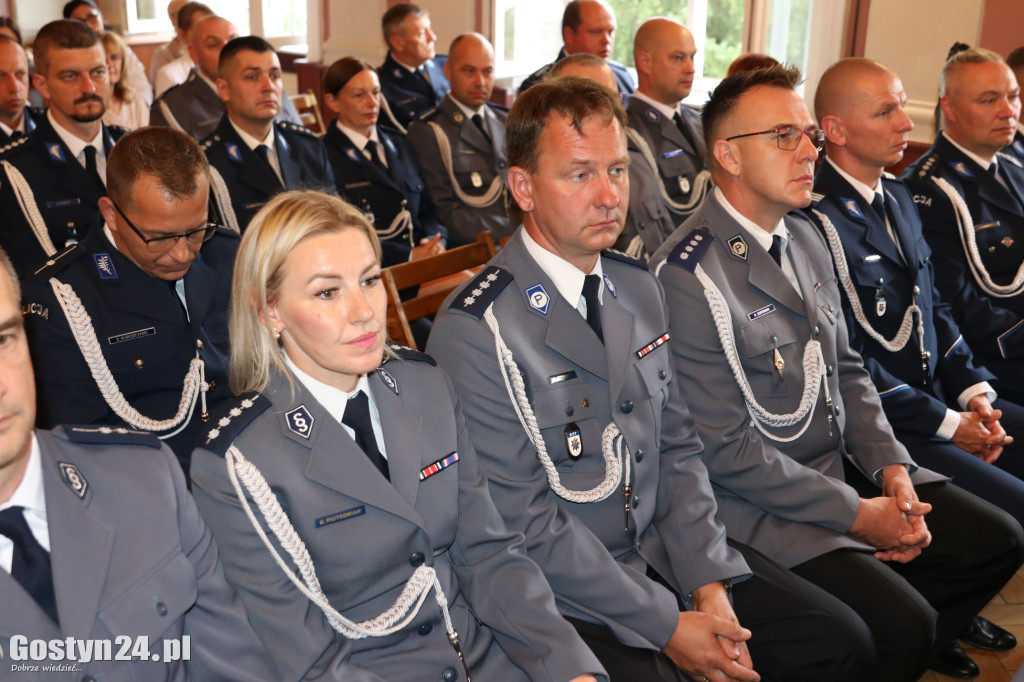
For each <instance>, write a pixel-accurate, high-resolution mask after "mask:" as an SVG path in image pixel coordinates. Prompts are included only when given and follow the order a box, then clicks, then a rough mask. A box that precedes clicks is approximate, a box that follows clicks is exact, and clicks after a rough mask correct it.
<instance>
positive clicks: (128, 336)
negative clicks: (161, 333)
mask: <svg viewBox="0 0 1024 682" xmlns="http://www.w3.org/2000/svg"><path fill="white" fill-rule="evenodd" d="M154 334H156V328H155V327H147V328H145V329H136V330H135V331H133V332H126V333H124V334H118V335H117V336H108V337H107V343H109V344H111V345H113V344H115V343H124V342H125V341H134V340H135V339H141V338H142V337H144V336H153V335H154Z"/></svg>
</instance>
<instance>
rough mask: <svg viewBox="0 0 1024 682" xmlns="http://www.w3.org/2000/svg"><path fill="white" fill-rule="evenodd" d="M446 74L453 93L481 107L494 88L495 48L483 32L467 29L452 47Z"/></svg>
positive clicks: (455, 96) (472, 104)
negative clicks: (473, 31) (472, 31)
mask: <svg viewBox="0 0 1024 682" xmlns="http://www.w3.org/2000/svg"><path fill="white" fill-rule="evenodd" d="M444 75H445V77H446V78H447V79H448V82H449V83H450V84H451V96H452V97H453V98H454V99H455V100H457V101H459V102H461V103H462V104H464V105H466V106H467V107H469V108H470V109H474V110H475V109H479V108H480V107H482V106H483V105H484V104H486V103H487V101H488V100H489V99H491V92H492V91H493V90H494V48H493V47H491V43H490V42H489V41H488V40H487V38H484V37H483V36H482V35H480V34H479V33H463V34H462V35H460V36H458V37H456V38H455V40H453V41H452V44H451V46H450V47H449V48H448V61H447V62H445V65H444Z"/></svg>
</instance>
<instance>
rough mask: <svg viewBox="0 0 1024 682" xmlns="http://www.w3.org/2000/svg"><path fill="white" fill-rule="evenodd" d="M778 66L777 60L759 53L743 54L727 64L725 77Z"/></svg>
mask: <svg viewBox="0 0 1024 682" xmlns="http://www.w3.org/2000/svg"><path fill="white" fill-rule="evenodd" d="M778 64H779V60H778V59H776V58H775V57H773V56H771V55H769V54H761V53H759V52H744V53H743V54H741V55H740V56H739V57H736V59H734V60H732V63H731V64H729V68H728V70H726V72H725V75H726V76H731V75H733V74H734V73H739V72H740V71H753V70H754V69H766V68H768V67H769V66H776V65H778Z"/></svg>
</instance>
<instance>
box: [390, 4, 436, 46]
mask: <svg viewBox="0 0 1024 682" xmlns="http://www.w3.org/2000/svg"><path fill="white" fill-rule="evenodd" d="M426 13H427V12H426V10H424V9H423V8H422V7H420V6H419V5H414V4H412V3H411V2H400V3H398V4H397V5H392V6H391V7H389V8H388V11H387V12H385V13H384V16H383V17H381V19H380V30H381V33H382V34H383V35H384V42H385V43H387V42H388V39H389V38H391V36H393V35H394V34H395V33H397V32H398V27H399V26H401V25H402V22H403V21H405V19H406V17H422V16H423V15H425V14H426Z"/></svg>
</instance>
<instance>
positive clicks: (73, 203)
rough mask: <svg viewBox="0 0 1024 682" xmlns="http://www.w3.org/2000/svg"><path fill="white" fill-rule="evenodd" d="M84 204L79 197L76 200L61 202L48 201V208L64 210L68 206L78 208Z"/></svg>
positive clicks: (63, 200) (62, 200)
mask: <svg viewBox="0 0 1024 682" xmlns="http://www.w3.org/2000/svg"><path fill="white" fill-rule="evenodd" d="M81 203H82V200H81V199H79V198H78V197H75V198H74V199H61V200H60V201H47V202H46V208H64V207H66V206H78V205H79V204H81Z"/></svg>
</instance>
